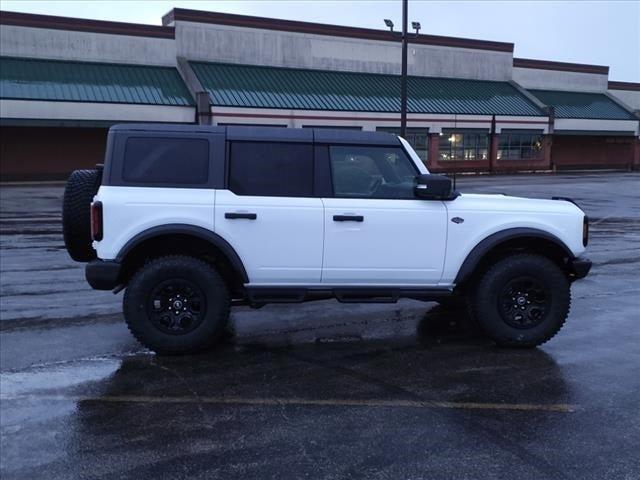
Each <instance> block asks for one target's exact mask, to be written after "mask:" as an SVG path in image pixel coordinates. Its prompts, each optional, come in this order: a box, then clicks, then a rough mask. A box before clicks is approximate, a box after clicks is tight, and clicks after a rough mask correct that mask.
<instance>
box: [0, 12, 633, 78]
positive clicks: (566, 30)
mask: <svg viewBox="0 0 640 480" xmlns="http://www.w3.org/2000/svg"><path fill="white" fill-rule="evenodd" d="M173 7H182V8H193V9H198V10H208V11H217V12H228V13H238V14H245V15H257V16H264V17H273V18H284V19H290V20H305V21H311V22H319V23H333V24H339V25H351V26H358V27H368V28H385V27H384V23H383V19H384V18H390V19H391V20H392V21H393V22H394V23H395V24H396V25H398V26H399V25H400V18H401V2H400V0H394V1H386V0H384V1H383V0H379V1H376V0H352V1H344V0H343V1H328V0H327V1H319V0H306V1H300V0H288V1H273V0H263V1H241V0H237V1H205V0H200V1H197V0H196V1H191V0H189V1H187V0H185V1H178V0H175V1H164V0H162V1H151V0H149V1H128V0H120V1H113V0H112V1H107V0H92V1H86V0H85V1H81V0H77V1H73V0H69V1H54V0H38V1H35V0H2V9H3V10H10V11H20V12H30V13H42V14H49V15H63V16H71V17H83V18H95V19H101V20H116V21H123V22H136V23H149V24H156V25H160V24H161V18H162V15H164V14H165V13H166V12H168V11H169V10H171V9H172V8H173ZM412 20H415V21H419V22H421V24H422V28H423V30H422V32H423V33H431V34H435V35H450V36H456V37H467V38H478V39H483V40H497V41H505V42H512V43H515V56H517V57H524V58H537V59H544V60H556V61H564V62H577V63H590V64H596V65H608V66H610V67H611V70H610V75H609V78H610V79H611V80H618V81H631V82H640V0H628V1H591V2H588V1H575V2H571V1H547V2H544V1H502V2H500V1H423V0H409V21H410V22H411V21H412Z"/></svg>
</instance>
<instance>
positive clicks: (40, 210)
mask: <svg viewBox="0 0 640 480" xmlns="http://www.w3.org/2000/svg"><path fill="white" fill-rule="evenodd" d="M458 186H459V188H460V189H461V190H462V191H466V192H491V193H506V194H515V195H521V196H531V197H542V198H548V197H551V196H553V195H560V196H569V197H572V198H574V200H576V201H577V202H578V203H579V204H580V205H581V206H582V207H583V208H584V210H585V211H586V212H587V214H588V215H589V216H590V217H591V219H592V228H591V232H592V233H591V242H590V245H589V249H588V255H589V256H590V257H591V258H592V260H593V261H594V267H593V271H592V273H591V274H590V275H589V277H587V278H586V279H584V280H582V281H580V282H577V283H576V284H574V286H573V289H572V291H573V305H572V310H571V314H570V316H569V319H568V321H567V324H566V325H565V327H564V328H563V330H562V331H561V332H560V333H559V334H558V335H557V336H556V337H555V338H554V339H552V340H551V341H550V342H548V343H547V344H545V345H544V346H542V347H540V348H537V349H533V350H510V349H499V348H496V347H494V346H493V345H491V343H490V342H489V341H487V340H486V339H484V338H483V337H482V335H481V332H479V331H477V329H476V328H475V327H474V326H473V325H472V324H471V322H470V320H469V319H468V318H467V316H466V313H465V312H464V311H461V310H456V309H452V308H448V309H447V308H443V307H440V306H437V305H436V304H434V303H420V302H414V301H402V302H399V303H398V304H395V305H341V304H338V303H336V302H333V301H327V302H313V303H309V304H304V305H279V306H278V305H274V306H267V307H264V308H263V309H260V310H251V309H248V308H239V309H237V310H235V311H234V312H233V314H232V320H233V323H234V326H235V332H236V334H235V337H234V338H232V339H230V340H229V341H228V342H227V343H225V344H224V345H221V346H220V347H218V348H217V349H215V350H214V351H211V352H208V353H206V354H202V355H198V356H185V357H170V358H166V357H158V356H156V355H153V354H152V353H150V352H148V351H146V350H145V349H144V348H142V347H141V346H139V345H138V344H137V343H136V342H135V340H133V339H132V338H131V336H130V335H129V333H128V331H127V330H126V327H125V326H124V324H123V321H122V317H121V314H120V309H121V304H120V302H121V297H122V294H119V295H117V296H114V295H113V294H111V293H109V292H95V291H92V290H90V289H89V287H88V286H87V285H86V283H85V282H84V276H83V266H82V265H80V264H74V263H73V262H72V261H71V260H69V259H68V257H67V255H66V252H65V251H64V249H63V247H62V236H61V233H60V200H61V195H62V187H61V186H60V185H49V186H2V188H0V234H1V236H0V274H1V275H0V477H1V478H3V479H13V478H25V479H34V478H47V479H57V478H60V479H62V478H64V479H93V478H95V479H100V478H136V479H164V478H167V479H169V478H171V479H176V478H222V479H228V478H242V479H253V478H255V479H264V478H274V479H288V478H293V479H298V478H327V479H333V478H336V479H338V478H366V479H378V478H380V479H478V478H483V479H485V478H505V479H512V478H518V479H609V478H611V479H636V478H640V455H639V454H638V445H640V283H639V282H638V276H639V275H638V271H639V268H638V267H639V264H640V175H638V174H630V173H626V174H622V173H600V174H586V173H575V174H563V175H537V176H530V175H519V176H498V177H489V176H480V177H464V178H461V179H458Z"/></svg>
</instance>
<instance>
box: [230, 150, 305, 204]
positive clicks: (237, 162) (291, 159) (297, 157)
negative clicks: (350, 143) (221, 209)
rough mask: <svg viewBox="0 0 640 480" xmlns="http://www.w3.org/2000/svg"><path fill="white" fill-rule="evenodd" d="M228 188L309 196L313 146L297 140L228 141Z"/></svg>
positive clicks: (238, 191)
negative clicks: (280, 141) (284, 141)
mask: <svg viewBox="0 0 640 480" xmlns="http://www.w3.org/2000/svg"><path fill="white" fill-rule="evenodd" d="M229 190H231V191H232V192H233V193H235V194H236V195H254V196H265V197H311V196H313V147H312V146H311V145H309V144H301V143H272V142H232V143H231V153H230V156H229Z"/></svg>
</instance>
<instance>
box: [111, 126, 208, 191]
mask: <svg viewBox="0 0 640 480" xmlns="http://www.w3.org/2000/svg"><path fill="white" fill-rule="evenodd" d="M208 177H209V142H208V141H207V140H204V139H202V140H201V139H193V138H160V137H131V138H129V139H127V144H126V147H125V154H124V165H123V167H122V178H123V179H124V180H125V181H126V182H132V183H150V184H153V183H156V184H179V185H202V184H206V183H207V181H208Z"/></svg>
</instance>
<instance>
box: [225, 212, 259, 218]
mask: <svg viewBox="0 0 640 480" xmlns="http://www.w3.org/2000/svg"><path fill="white" fill-rule="evenodd" d="M224 218H228V219H229V220H239V219H245V220H255V219H256V218H258V215H256V214H255V213H239V212H226V213H225V214H224Z"/></svg>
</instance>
